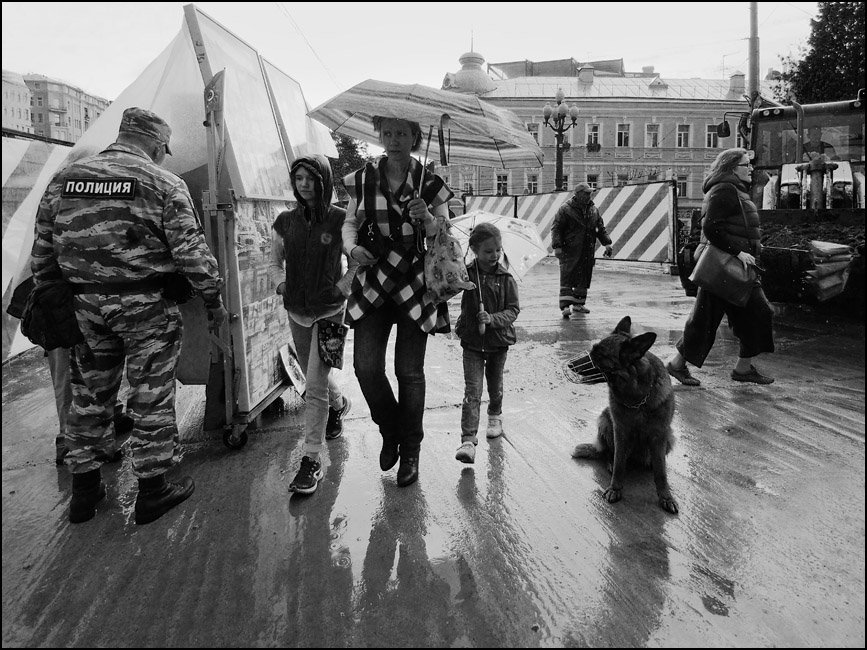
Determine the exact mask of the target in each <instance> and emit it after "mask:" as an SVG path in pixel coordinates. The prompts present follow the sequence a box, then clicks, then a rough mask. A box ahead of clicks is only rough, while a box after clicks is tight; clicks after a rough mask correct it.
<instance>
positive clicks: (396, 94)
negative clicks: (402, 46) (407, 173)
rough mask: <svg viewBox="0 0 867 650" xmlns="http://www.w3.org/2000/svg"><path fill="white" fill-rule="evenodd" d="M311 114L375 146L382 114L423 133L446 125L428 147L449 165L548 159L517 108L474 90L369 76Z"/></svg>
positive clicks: (529, 163)
mask: <svg viewBox="0 0 867 650" xmlns="http://www.w3.org/2000/svg"><path fill="white" fill-rule="evenodd" d="M308 115H309V116H310V117H312V118H313V119H315V120H317V121H319V122H321V123H322V124H324V125H325V126H327V127H328V128H330V129H332V130H333V131H338V132H340V133H343V134H344V135H348V136H351V137H353V138H356V139H358V140H363V141H364V142H369V143H372V144H378V143H379V135H378V134H377V133H376V131H375V130H374V128H373V117H374V116H376V115H379V116H381V117H390V118H398V119H403V120H410V121H413V122H418V123H419V124H420V125H421V127H422V132H425V131H428V132H429V131H430V130H431V129H432V128H437V129H440V128H442V129H443V130H444V133H442V137H440V138H428V146H429V147H430V154H431V157H432V158H437V157H439V159H440V161H441V162H443V163H444V164H466V165H483V166H490V167H499V168H504V169H509V168H520V167H541V166H542V159H543V157H544V156H543V154H542V150H541V149H540V148H539V145H538V144H537V143H536V141H535V140H534V139H533V137H532V136H531V135H530V134H529V132H528V131H527V130H526V128H525V127H524V125H523V123H522V122H521V120H520V119H518V116H517V115H515V114H514V113H513V112H512V111H509V110H507V109H504V108H500V107H498V106H494V105H493V104H490V103H488V102H485V101H483V100H480V99H479V98H478V97H476V96H475V95H472V94H470V95H465V94H462V93H456V92H452V91H448V90H437V89H436V88H430V87H428V86H422V85H419V84H409V85H405V84H395V83H390V82H387V81H377V80H375V79H368V80H367V81H363V82H361V83H360V84H357V85H355V86H353V87H352V88H350V89H349V90H346V91H344V92H342V93H340V94H339V95H337V96H336V97H333V98H332V99H329V100H328V101H327V102H325V103H324V104H322V105H320V106H318V107H317V108H315V109H313V110H312V111H310V112H309V113H308ZM444 116H445V118H446V119H444ZM446 124H447V126H446ZM443 149H445V151H443ZM443 153H445V154H447V155H446V156H443V155H442V154H443ZM446 160H447V163H446Z"/></svg>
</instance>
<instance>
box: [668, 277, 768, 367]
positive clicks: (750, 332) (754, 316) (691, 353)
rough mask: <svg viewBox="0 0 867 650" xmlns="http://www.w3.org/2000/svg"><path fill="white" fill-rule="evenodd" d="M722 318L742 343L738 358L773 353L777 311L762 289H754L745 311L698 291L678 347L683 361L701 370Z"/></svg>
mask: <svg viewBox="0 0 867 650" xmlns="http://www.w3.org/2000/svg"><path fill="white" fill-rule="evenodd" d="M723 316H728V318H729V325H731V328H732V332H734V335H735V336H736V337H737V338H738V340H739V341H740V344H741V345H740V352H739V354H738V356H739V357H741V358H742V359H750V358H752V357H755V356H757V355H759V354H762V353H763V352H773V351H774V331H773V316H774V311H773V308H772V307H771V303H769V302H768V299H767V298H766V297H765V292H764V291H763V290H762V288H761V286H756V287H755V288H754V289H753V292H752V294H751V295H750V299H749V302H747V304H746V305H744V306H743V307H736V306H735V305H732V304H731V303H728V302H726V301H725V300H723V299H722V298H718V297H717V296H715V295H714V294H712V293H711V292H710V291H708V290H707V289H702V288H701V287H699V289H698V295H696V297H695V304H693V306H692V312H691V313H690V314H689V318H688V319H687V320H686V325H685V326H684V328H683V336H682V337H681V338H680V340H679V341H678V342H677V344H676V346H675V347H677V351H678V352H680V354H681V356H682V357H683V358H684V359H686V360H687V361H689V362H690V363H691V364H692V365H694V366H696V367H698V368H701V367H702V365H703V364H704V360H705V359H706V358H707V355H708V354H709V353H710V350H711V348H712V347H713V344H714V341H715V340H716V333H717V330H718V329H719V324H720V322H722V318H723Z"/></svg>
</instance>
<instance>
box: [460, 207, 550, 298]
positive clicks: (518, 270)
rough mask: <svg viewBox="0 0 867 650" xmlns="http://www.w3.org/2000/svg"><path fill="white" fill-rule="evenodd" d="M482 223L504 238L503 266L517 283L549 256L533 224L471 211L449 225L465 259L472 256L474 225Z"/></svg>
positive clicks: (483, 211)
mask: <svg viewBox="0 0 867 650" xmlns="http://www.w3.org/2000/svg"><path fill="white" fill-rule="evenodd" d="M482 222H486V223H490V224H492V225H494V226H496V227H497V228H499V229H500V233H501V234H502V236H503V262H504V266H505V267H506V269H507V270H508V271H509V273H511V274H512V275H513V276H514V277H515V279H516V280H518V281H519V282H521V281H522V280H523V279H524V276H525V275H527V272H528V271H529V270H530V269H531V268H533V266H534V265H535V264H536V263H537V262H538V261H539V260H541V259H542V258H543V257H546V256H547V255H548V249H547V247H546V246H545V244H544V242H543V241H542V237H541V236H539V230H538V229H537V228H536V225H535V224H533V223H531V222H529V221H525V220H523V219H516V218H515V217H506V216H504V215H501V214H494V213H493V212H486V211H485V210H471V211H469V212H467V213H466V214H464V215H462V216H460V217H455V218H454V219H452V220H451V221H450V222H449V223H450V224H451V227H452V234H453V235H454V236H455V237H456V238H457V239H458V241H459V242H460V243H461V246H462V247H463V250H465V251H467V254H468V255H472V251H470V247H469V241H470V232H471V231H472V229H473V228H475V226H476V224H479V223H482Z"/></svg>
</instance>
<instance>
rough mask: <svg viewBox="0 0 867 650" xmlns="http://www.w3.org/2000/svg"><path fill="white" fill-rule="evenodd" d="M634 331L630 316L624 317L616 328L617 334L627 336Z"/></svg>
mask: <svg viewBox="0 0 867 650" xmlns="http://www.w3.org/2000/svg"><path fill="white" fill-rule="evenodd" d="M631 329H632V319H631V318H630V317H629V316H624V317H623V318H622V319H621V321H620V322H619V323H617V327H615V328H614V333H615V334H626V335H627V336H628V335H629V331H630V330H631Z"/></svg>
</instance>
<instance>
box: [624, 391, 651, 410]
mask: <svg viewBox="0 0 867 650" xmlns="http://www.w3.org/2000/svg"><path fill="white" fill-rule="evenodd" d="M651 393H653V389H652V388H651V389H650V390H649V391H648V393H647V395H645V396H644V399H643V400H641V401H640V402H639V403H638V404H636V405H635V406H633V405H632V404H626V403H625V402H621V404H623V406H625V407H626V408H628V409H640V408H641V407H642V406H644V405H645V404H647V400H648V399H650V395H651Z"/></svg>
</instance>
